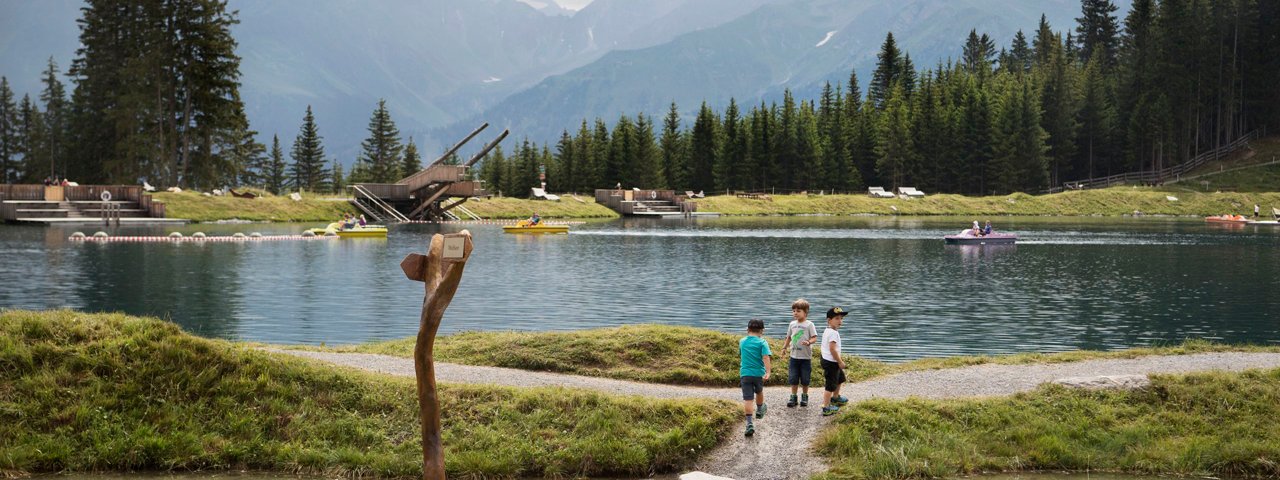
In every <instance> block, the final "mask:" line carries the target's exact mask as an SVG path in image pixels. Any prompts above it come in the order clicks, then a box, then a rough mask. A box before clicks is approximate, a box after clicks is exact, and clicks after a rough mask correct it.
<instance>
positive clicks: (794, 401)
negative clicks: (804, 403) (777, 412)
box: [787, 395, 808, 408]
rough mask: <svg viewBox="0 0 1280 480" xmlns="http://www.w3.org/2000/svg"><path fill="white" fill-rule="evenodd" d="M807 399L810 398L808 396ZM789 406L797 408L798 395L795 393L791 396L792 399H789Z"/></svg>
mask: <svg viewBox="0 0 1280 480" xmlns="http://www.w3.org/2000/svg"><path fill="white" fill-rule="evenodd" d="M806 396H807V395H806ZM805 400H808V399H807V398H806V399H805ZM787 408H796V396H795V395H792V396H791V399H790V400H787Z"/></svg>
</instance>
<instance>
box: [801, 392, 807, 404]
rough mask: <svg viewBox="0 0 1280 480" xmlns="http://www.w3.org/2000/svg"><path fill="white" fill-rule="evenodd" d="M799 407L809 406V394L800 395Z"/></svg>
mask: <svg viewBox="0 0 1280 480" xmlns="http://www.w3.org/2000/svg"><path fill="white" fill-rule="evenodd" d="M800 406H801V407H807V406H809V394H807V393H802V394H800Z"/></svg>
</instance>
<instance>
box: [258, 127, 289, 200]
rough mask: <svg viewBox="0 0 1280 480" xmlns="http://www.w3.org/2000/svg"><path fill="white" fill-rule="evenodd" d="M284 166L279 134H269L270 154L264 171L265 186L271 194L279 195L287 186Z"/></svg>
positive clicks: (287, 178) (287, 180)
mask: <svg viewBox="0 0 1280 480" xmlns="http://www.w3.org/2000/svg"><path fill="white" fill-rule="evenodd" d="M286 175H287V173H286V166H285V162H284V150H281V149H280V136H279V135H272V136H271V155H270V160H268V161H267V171H266V172H265V175H264V177H265V188H266V189H267V191H269V192H271V193H272V194H273V195H279V194H280V193H281V192H284V191H285V189H286V188H288V186H289V177H288V176H286Z"/></svg>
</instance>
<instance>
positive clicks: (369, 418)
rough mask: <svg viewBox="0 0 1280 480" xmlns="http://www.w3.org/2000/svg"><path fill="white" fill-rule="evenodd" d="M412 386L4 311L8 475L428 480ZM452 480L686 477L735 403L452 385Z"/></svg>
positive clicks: (109, 326) (0, 407) (94, 319)
mask: <svg viewBox="0 0 1280 480" xmlns="http://www.w3.org/2000/svg"><path fill="white" fill-rule="evenodd" d="M413 385H414V384H413V380H412V379H405V378H391V377H387V376H380V375H374V374H366V373H362V372H357V371H354V370H348V369H336V368H333V367H327V366H323V365H316V364H312V363H309V362H307V361H304V360H300V359H294V358H287V357H281V356H278V355H272V354H268V353H264V352H261V351H257V350H254V349H252V348H250V347H247V346H245V345H242V344H236V343H231V342H225V341H215V340H207V339H202V338H198V337H194V336H191V335H188V334H185V333H183V332H182V331H181V330H179V329H178V328H177V327H176V326H174V325H173V324H171V323H169V322H165V321H161V320H157V319H150V318H138V317H131V316H126V315H119V314H82V313H76V312H72V311H51V312H30V311H0V476H20V475H26V474H28V473H36V472H67V471H132V470H202V469H230V468H235V469H254V470H267V471H273V472H282V473H307V474H318V475H325V476H347V477H360V476H377V477H400V478H410V477H414V478H420V477H421V465H422V463H421V462H422V458H421V443H420V442H421V440H420V436H419V427H418V418H417V398H416V393H415V390H414V386H413ZM441 408H442V411H443V425H444V428H445V431H444V434H443V440H444V445H445V447H446V468H447V470H448V472H449V474H450V476H451V477H454V478H487V477H504V478H506V477H517V476H551V477H559V476H583V475H627V476H638V475H647V474H649V473H651V472H654V471H659V472H660V471H671V470H674V469H677V468H680V467H683V466H686V465H688V464H689V463H690V462H691V461H692V460H693V459H694V458H696V457H697V456H698V455H699V454H701V453H702V452H705V451H706V450H707V449H709V448H711V447H712V446H714V445H715V444H716V442H717V441H718V440H719V439H720V438H721V437H722V436H723V435H725V434H727V429H728V427H729V426H730V424H731V423H733V422H734V421H735V420H737V414H736V412H735V410H734V409H733V406H732V404H730V403H728V402H717V401H703V400H682V401H678V402H677V401H659V400H649V399H642V398H632V397H615V396H611V395H605V394H600V393H593V392H585V391H575V390H568V389H561V388H533V389H514V388H501V387H488V386H459V385H443V386H442V387H441Z"/></svg>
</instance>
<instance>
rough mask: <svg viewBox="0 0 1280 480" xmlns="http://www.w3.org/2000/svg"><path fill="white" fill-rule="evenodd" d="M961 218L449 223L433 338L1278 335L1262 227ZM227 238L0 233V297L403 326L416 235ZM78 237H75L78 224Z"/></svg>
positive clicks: (186, 316) (893, 347)
mask: <svg viewBox="0 0 1280 480" xmlns="http://www.w3.org/2000/svg"><path fill="white" fill-rule="evenodd" d="M972 220H973V218H949V217H847V216H846V217H750V218H741V217H728V218H708V219H695V220H685V219H678V220H656V219H621V220H611V221H595V222H588V223H587V224H585V225H575V226H574V227H573V229H572V232H571V233H570V234H569V235H512V234H505V233H503V232H502V230H501V228H500V227H498V226H496V225H469V226H465V228H469V229H470V230H471V232H472V233H473V235H474V237H475V251H474V253H473V257H472V259H471V260H470V261H469V262H468V265H467V269H466V273H465V275H464V277H463V281H462V285H461V288H459V291H458V294H457V296H456V297H455V299H454V301H453V304H452V306H450V308H449V310H448V313H447V314H446V317H445V320H444V323H443V326H442V327H441V333H442V334H448V333H452V332H458V331H463V330H539V331H547V330H574V329H583V328H593V327H604V326H613V325H623V324H632V323H658V324H670V325H691V326H697V327H705V328H712V329H717V330H723V331H728V332H741V331H744V330H745V325H746V322H747V320H748V319H750V318H753V317H755V318H761V319H764V320H765V321H766V325H767V328H766V334H767V335H775V336H776V335H780V334H781V333H782V332H783V331H784V330H785V328H786V323H787V322H788V321H789V320H790V304H791V301H792V300H794V299H796V298H799V297H804V298H807V299H808V300H809V301H810V302H811V303H812V304H813V305H814V311H813V312H812V318H814V319H816V320H818V321H819V325H820V326H821V325H824V322H822V318H821V317H822V316H823V313H824V312H825V310H826V309H827V308H828V307H830V306H832V305H839V306H841V307H843V308H845V309H846V310H850V311H851V312H852V313H851V314H850V315H849V317H848V318H847V319H846V321H845V326H844V327H843V328H842V331H843V332H844V338H845V342H844V348H845V349H846V351H848V352H850V353H854V354H858V355H863V356H867V357H870V358H875V359H880V360H887V361H902V360H909V359H914V358H920V357H930V356H951V355H964V354H1004V353H1015V352H1026V351H1042V352H1050V351H1063V350H1073V349H1120V348H1127V347H1133V346H1143V345H1156V344H1168V343H1176V342H1180V341H1182V340H1184V339H1188V338H1205V339H1211V340H1216V341H1223V342H1251V343H1260V344H1272V345H1274V344H1280V275H1277V272H1280V258H1278V256H1277V253H1280V249H1278V248H1277V247H1280V228H1275V227H1238V228H1234V229H1230V228H1222V227H1214V226H1210V225H1206V224H1204V222H1203V221H1201V220H1199V219H1171V218H1056V217H1045V218H1040V217H1030V218H1026V217H1019V218H1001V217H997V218H994V219H993V220H995V225H996V228H997V230H1002V231H1008V232H1013V233H1017V234H1019V235H1020V236H1021V239H1020V241H1019V243H1018V244H1017V245H1015V246H986V247H982V246H945V245H943V242H942V240H941V237H942V236H943V235H945V234H951V233H956V232H958V231H959V230H960V229H962V228H964V227H965V226H966V225H967V224H969V223H971V222H972ZM313 226H316V225H311V224H305V225H304V224H248V225H189V226H184V227H127V228H122V229H118V230H116V229H112V230H108V231H109V232H111V233H112V234H128V235H164V234H167V233H168V232H170V231H181V232H183V233H185V234H190V233H193V232H197V231H202V232H205V233H207V234H210V235H229V234H232V233H235V232H244V233H250V232H261V233H263V234H273V233H298V232H301V231H302V230H304V229H306V228H310V227H313ZM462 228H464V226H460V225H397V226H392V227H391V234H390V236H389V238H388V239H385V240H382V239H347V240H313V241H289V242H247V243H204V244H199V243H190V242H184V243H180V244H170V243H111V244H95V243H84V244H81V243H77V242H70V241H67V240H66V238H67V236H68V235H69V234H70V233H71V232H72V231H73V230H75V229H72V228H59V227H32V226H15V225H4V226H0V258H3V259H4V260H3V262H4V267H3V268H2V269H0V307H8V308H28V309H44V308H61V307H66V308H74V309H78V310H85V311H120V312H126V313H130V314H139V315H153V316H158V317H162V318H168V319H171V320H172V321H174V322H176V323H177V324H179V325H181V326H182V327H183V328H184V329H186V330H187V331H189V332H192V333H195V334H197V335H202V336H207V337H214V338H225V339H234V340H248V341H259V342H271V343H294V344H321V343H324V344H342V343H356V342H365V341H371V340H383V339H392V338H402V337H407V336H411V335H413V334H415V333H416V331H417V324H418V315H419V308H420V306H421V302H422V295H423V289H422V284H421V283H417V282H413V281H410V280H407V279H406V278H405V277H404V274H403V273H401V271H400V268H399V263H400V261H401V260H402V259H403V258H404V256H405V255H406V254H408V253H410V252H415V251H419V252H421V251H424V250H425V248H426V244H427V242H428V240H429V238H430V235H431V234H434V233H441V232H443V233H449V232H457V231H460V230H461V229H462ZM79 229H81V230H83V231H85V232H86V233H92V232H93V231H97V230H99V229H101V227H97V226H82V227H79Z"/></svg>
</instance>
